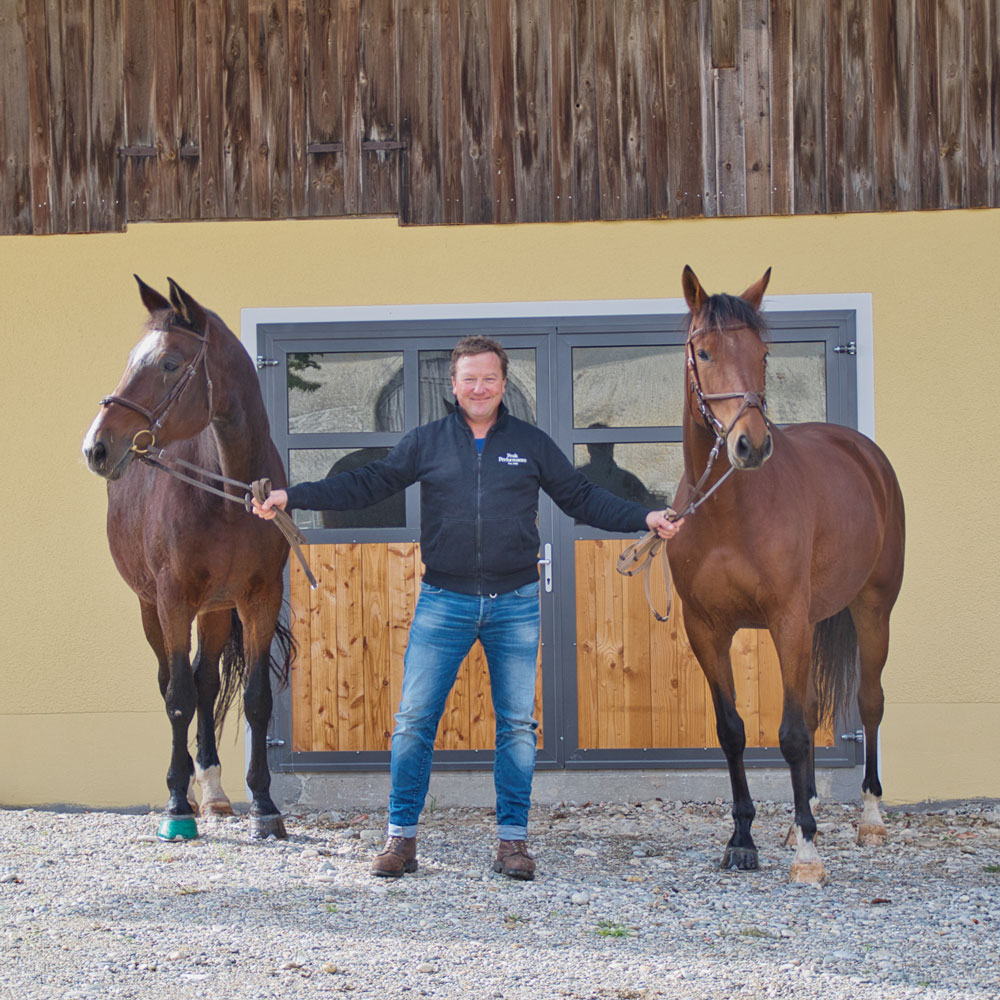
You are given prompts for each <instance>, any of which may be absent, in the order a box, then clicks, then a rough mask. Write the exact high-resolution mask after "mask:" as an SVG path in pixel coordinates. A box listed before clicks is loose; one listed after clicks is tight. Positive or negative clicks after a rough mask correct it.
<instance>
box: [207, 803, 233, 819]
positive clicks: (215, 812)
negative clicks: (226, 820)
mask: <svg viewBox="0 0 1000 1000" xmlns="http://www.w3.org/2000/svg"><path fill="white" fill-rule="evenodd" d="M201 814H202V816H235V815H236V814H235V813H234V812H233V806H232V803H231V802H230V801H229V800H228V799H220V800H219V801H218V802H203V803H202V804H201Z"/></svg>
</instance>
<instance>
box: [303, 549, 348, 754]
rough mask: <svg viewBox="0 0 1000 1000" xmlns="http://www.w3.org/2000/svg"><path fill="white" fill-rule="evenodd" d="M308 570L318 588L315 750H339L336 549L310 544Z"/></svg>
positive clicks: (312, 636) (312, 634)
mask: <svg viewBox="0 0 1000 1000" xmlns="http://www.w3.org/2000/svg"><path fill="white" fill-rule="evenodd" d="M309 567H310V569H311V570H312V572H313V576H314V577H315V578H316V582H317V583H318V584H319V587H318V588H317V589H316V590H315V591H313V592H312V593H311V594H310V605H309V612H310V624H309V640H310V641H309V658H310V667H311V670H310V693H311V696H312V744H311V746H310V749H312V750H339V749H340V734H341V732H342V730H343V728H344V720H343V719H341V716H340V704H339V697H338V681H339V677H338V673H339V671H338V667H339V663H338V656H339V650H338V640H339V638H340V636H339V633H338V630H337V569H338V566H337V547H336V546H335V545H310V546H309Z"/></svg>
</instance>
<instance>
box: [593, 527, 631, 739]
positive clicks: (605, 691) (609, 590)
mask: <svg viewBox="0 0 1000 1000" xmlns="http://www.w3.org/2000/svg"><path fill="white" fill-rule="evenodd" d="M594 549H595V552H594V574H595V576H596V577H597V580H596V586H595V596H596V602H595V615H594V620H595V622H596V625H597V629H596V635H595V641H596V648H597V662H596V667H597V733H598V739H599V743H598V746H600V747H601V748H602V749H610V748H617V747H623V746H625V679H624V676H623V670H622V668H623V665H624V660H625V648H624V635H623V628H622V585H621V581H622V577H621V576H620V575H619V574H618V573H616V572H615V570H614V558H615V555H614V550H613V548H612V547H611V543H609V542H607V541H605V540H603V539H599V540H597V541H595V542H594Z"/></svg>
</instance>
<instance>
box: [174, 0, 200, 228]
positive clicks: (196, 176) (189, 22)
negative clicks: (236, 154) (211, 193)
mask: <svg viewBox="0 0 1000 1000" xmlns="http://www.w3.org/2000/svg"><path fill="white" fill-rule="evenodd" d="M177 7H178V12H179V18H180V24H179V28H178V31H179V44H180V118H179V120H178V127H179V130H180V131H179V134H178V141H179V144H180V154H181V155H180V167H179V170H178V173H179V180H178V191H179V197H180V216H181V218H183V219H200V218H201V155H202V150H201V146H200V139H199V137H200V131H201V122H200V120H199V97H198V3H197V0H181V2H180V3H179V4H178V5H177Z"/></svg>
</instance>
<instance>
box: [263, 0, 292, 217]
mask: <svg viewBox="0 0 1000 1000" xmlns="http://www.w3.org/2000/svg"><path fill="white" fill-rule="evenodd" d="M258 41H259V40H258ZM262 53H263V55H264V57H265V66H266V80H267V93H268V101H267V107H268V113H267V120H266V128H265V130H264V141H265V144H266V150H267V170H268V192H269V195H270V197H269V201H268V204H267V205H266V206H265V208H264V213H263V216H262V217H263V218H265V219H266V218H272V219H287V218H288V217H289V216H290V215H291V214H292V213H291V205H292V189H291V134H290V125H289V120H288V111H289V95H288V81H289V68H288V0H270V4H269V6H268V9H267V20H266V23H265V33H264V45H263V47H262Z"/></svg>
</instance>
